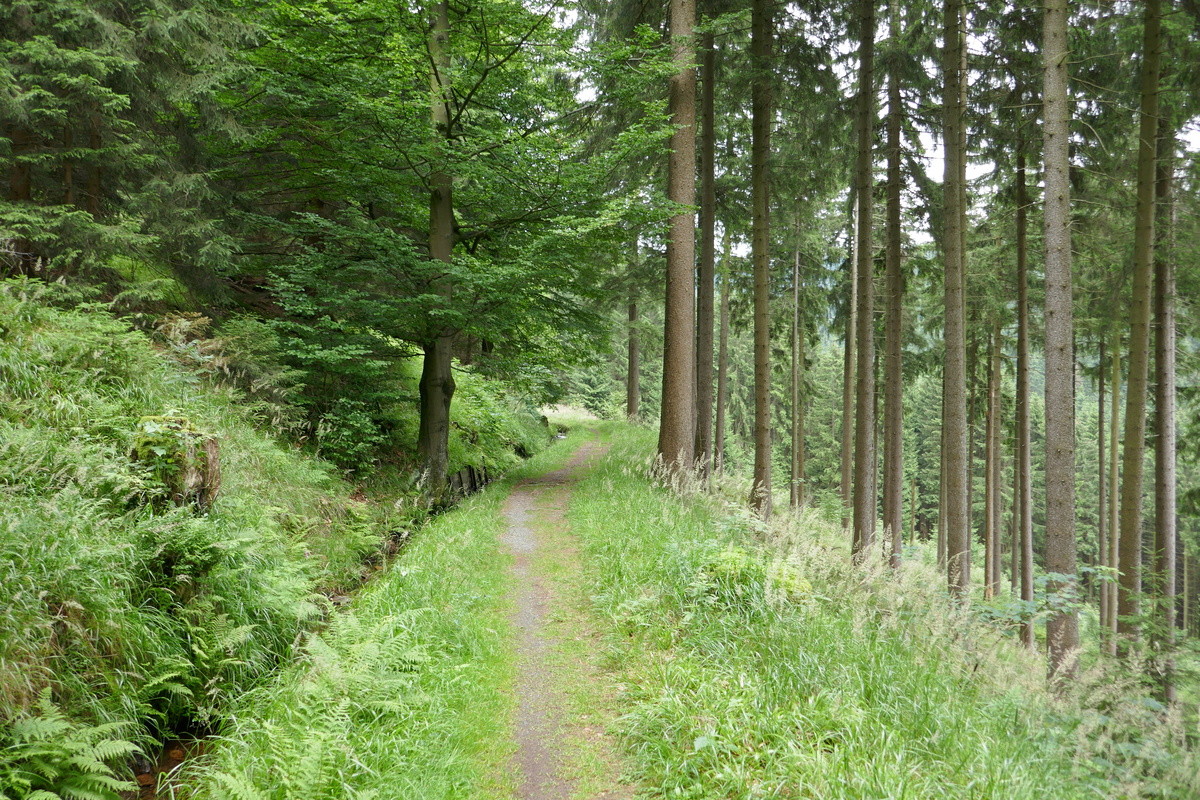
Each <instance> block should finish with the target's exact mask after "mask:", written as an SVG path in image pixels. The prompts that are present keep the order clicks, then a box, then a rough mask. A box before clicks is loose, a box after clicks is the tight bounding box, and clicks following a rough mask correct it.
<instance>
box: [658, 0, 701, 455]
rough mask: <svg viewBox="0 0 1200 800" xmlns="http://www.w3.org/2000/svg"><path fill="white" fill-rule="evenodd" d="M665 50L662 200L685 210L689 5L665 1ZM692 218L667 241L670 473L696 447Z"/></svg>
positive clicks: (689, 186)
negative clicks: (669, 57)
mask: <svg viewBox="0 0 1200 800" xmlns="http://www.w3.org/2000/svg"><path fill="white" fill-rule="evenodd" d="M670 8H671V11H670V13H671V47H672V50H673V52H674V59H675V68H676V70H677V71H676V73H675V74H674V75H672V76H671V81H670V86H669V90H668V101H669V106H670V111H671V124H672V125H673V126H674V127H675V132H674V133H673V134H671V152H670V155H669V157H668V160H667V198H668V199H669V200H671V201H672V202H673V203H678V204H680V205H681V206H684V207H688V208H690V207H691V206H692V205H693V204H694V203H695V200H696V69H695V67H694V66H693V63H692V62H693V60H694V57H695V45H694V43H693V41H692V29H693V27H694V26H695V22H696V2H695V0H671V6H670ZM695 239H696V221H695V215H694V214H693V213H692V212H691V211H690V210H688V211H683V212H680V213H677V214H674V215H672V217H671V221H670V230H669V233H668V236H667V292H666V310H665V321H664V324H663V389H662V412H661V415H660V426H659V433H658V453H659V455H660V456H661V457H662V459H663V461H664V463H665V464H666V465H667V466H668V467H670V468H671V469H673V470H687V469H691V468H692V462H693V458H694V454H695V447H696V433H695V431H696V424H695V416H696V351H695V347H696V340H695V319H696V316H695V314H696V310H695V298H696V283H695V264H694V262H695V250H696V245H695Z"/></svg>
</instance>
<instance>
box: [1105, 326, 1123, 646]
mask: <svg viewBox="0 0 1200 800" xmlns="http://www.w3.org/2000/svg"><path fill="white" fill-rule="evenodd" d="M1111 360H1112V414H1110V415H1109V442H1108V566H1109V569H1111V570H1112V574H1113V575H1114V578H1115V579H1114V580H1113V582H1112V583H1110V584H1109V585H1108V631H1109V637H1108V647H1107V652H1108V654H1109V655H1110V656H1115V655H1116V654H1117V624H1118V619H1117V618H1118V616H1119V613H1120V609H1119V608H1118V607H1117V593H1118V592H1119V591H1120V586H1121V584H1120V572H1119V571H1120V566H1121V536H1120V533H1121V531H1120V516H1119V514H1118V510H1119V500H1120V494H1121V483H1120V462H1119V460H1118V458H1117V454H1118V444H1119V442H1120V432H1121V336H1120V334H1114V336H1113V346H1112V359H1111Z"/></svg>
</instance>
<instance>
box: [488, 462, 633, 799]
mask: <svg viewBox="0 0 1200 800" xmlns="http://www.w3.org/2000/svg"><path fill="white" fill-rule="evenodd" d="M603 450H604V448H603V447H602V446H601V445H599V444H598V443H596V442H589V443H587V444H585V445H583V447H581V448H580V449H579V451H578V452H577V453H576V454H575V455H574V456H573V457H572V459H571V460H570V461H569V462H568V463H567V465H566V466H565V467H563V468H562V469H560V470H556V471H554V472H550V473H547V474H545V475H542V476H540V477H538V478H533V479H530V480H526V481H522V482H521V483H519V484H517V486H516V487H514V489H513V492H512V494H511V495H510V496H509V498H508V500H507V502H506V503H505V506H504V514H505V517H506V519H507V521H508V530H507V531H506V533H505V534H504V535H503V536H502V544H503V546H504V547H505V549H506V550H507V552H508V553H509V554H511V555H512V556H513V564H512V567H511V569H512V576H513V589H512V596H511V601H512V606H513V609H514V610H513V616H512V621H513V626H514V628H515V629H516V631H517V642H516V647H517V678H516V692H517V711H516V719H515V720H514V731H513V735H514V739H515V741H516V744H517V752H516V754H515V756H514V758H513V763H512V769H513V771H514V773H515V777H516V781H515V782H516V784H517V786H518V794H517V797H519V798H521V800H568V799H571V800H575V799H577V798H578V799H579V800H583V799H584V798H586V799H587V800H594V799H595V798H605V799H606V800H617V799H618V798H627V797H630V796H632V789H631V787H629V786H628V785H626V784H622V783H621V781H620V760H619V758H618V757H617V755H616V747H615V744H614V743H613V741H612V740H611V737H610V736H609V734H608V733H607V732H606V731H605V725H604V722H605V719H604V717H605V716H606V714H605V713H604V709H605V708H611V707H612V705H613V703H612V698H611V691H612V690H611V687H610V686H609V685H608V683H607V682H606V680H605V677H604V676H603V675H602V674H601V673H600V670H599V669H598V668H597V667H596V666H595V664H594V663H592V662H591V660H590V659H588V658H586V657H583V656H581V651H583V652H585V653H586V652H588V651H589V650H590V651H591V652H594V648H588V647H587V646H586V643H587V641H588V640H590V639H594V637H595V634H594V632H592V631H591V630H590V626H589V625H588V622H587V619H586V616H585V615H584V613H583V609H582V608H581V600H582V598H581V597H580V596H579V592H578V589H579V587H580V584H581V582H580V581H579V559H578V553H577V549H576V545H575V541H574V537H573V536H572V535H571V533H570V531H569V528H568V526H567V523H566V521H565V519H564V512H565V508H566V501H567V498H568V497H569V494H570V491H571V485H572V484H573V483H574V482H576V481H577V480H578V478H579V476H580V475H581V474H582V473H583V472H584V471H586V469H587V467H588V464H589V462H590V461H591V460H592V459H593V458H596V457H598V456H599V455H601V454H602V453H603ZM581 642H583V643H584V646H583V647H580V643H581ZM589 698H590V700H591V701H592V702H589ZM581 703H582V704H583V705H584V706H585V708H583V709H580V708H579V707H578V706H580V705H581ZM581 711H582V712H583V713H580V712H581Z"/></svg>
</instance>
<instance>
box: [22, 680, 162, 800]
mask: <svg viewBox="0 0 1200 800" xmlns="http://www.w3.org/2000/svg"><path fill="white" fill-rule="evenodd" d="M120 728H121V726H119V725H116V724H112V723H110V724H107V725H84V724H81V723H77V722H72V721H71V720H69V719H67V717H66V716H65V715H64V714H63V713H62V711H61V710H59V708H58V707H57V706H55V705H54V704H53V703H52V702H51V701H50V691H49V689H46V690H43V692H42V694H41V696H40V697H39V700H38V704H37V715H30V714H22V715H20V716H18V717H17V718H16V719H14V720H13V723H12V727H11V729H10V731H9V734H8V739H9V741H7V742H3V744H4V746H3V747H2V748H0V795H3V796H5V797H7V796H9V795H10V794H15V795H16V796H19V797H25V798H27V800H36V799H38V798H40V800H119V798H120V796H121V795H120V793H121V792H126V791H135V790H136V789H137V785H136V784H135V783H133V782H132V781H127V780H121V779H120V778H118V777H117V776H116V774H115V773H114V771H113V767H112V766H111V765H112V764H113V763H116V762H119V761H123V760H125V759H127V758H128V757H129V756H131V755H133V754H135V753H138V752H141V751H140V750H139V749H138V747H137V746H136V745H134V744H132V743H131V742H127V741H125V740H123V739H117V738H113V737H114V736H115V735H116V734H117V733H118V731H119V730H120Z"/></svg>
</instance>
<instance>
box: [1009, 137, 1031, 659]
mask: <svg viewBox="0 0 1200 800" xmlns="http://www.w3.org/2000/svg"><path fill="white" fill-rule="evenodd" d="M1028 225H1029V197H1028V194H1027V191H1026V185H1025V142H1024V139H1023V138H1022V137H1020V135H1019V134H1018V140H1017V398H1016V400H1017V402H1016V405H1017V447H1016V458H1017V486H1016V494H1017V497H1016V499H1015V500H1014V504H1015V505H1016V506H1017V513H1018V520H1017V529H1018V531H1019V537H1018V538H1019V540H1020V559H1019V560H1020V563H1021V600H1022V602H1025V603H1028V604H1032V603H1033V465H1032V460H1033V459H1032V453H1031V451H1032V449H1033V448H1032V446H1031V439H1030V423H1029V265H1028V244H1027V239H1028V230H1027V228H1028ZM1017 560H1018V559H1017V556H1016V554H1015V553H1014V554H1013V561H1014V567H1013V569H1016V566H1015V562H1016V561H1017ZM1021 640H1022V641H1023V642H1024V643H1025V646H1026V647H1028V648H1029V649H1030V650H1032V649H1033V648H1034V646H1035V645H1036V640H1035V638H1034V628H1033V622H1032V620H1031V621H1029V622H1026V623H1025V624H1023V625H1022V626H1021Z"/></svg>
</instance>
